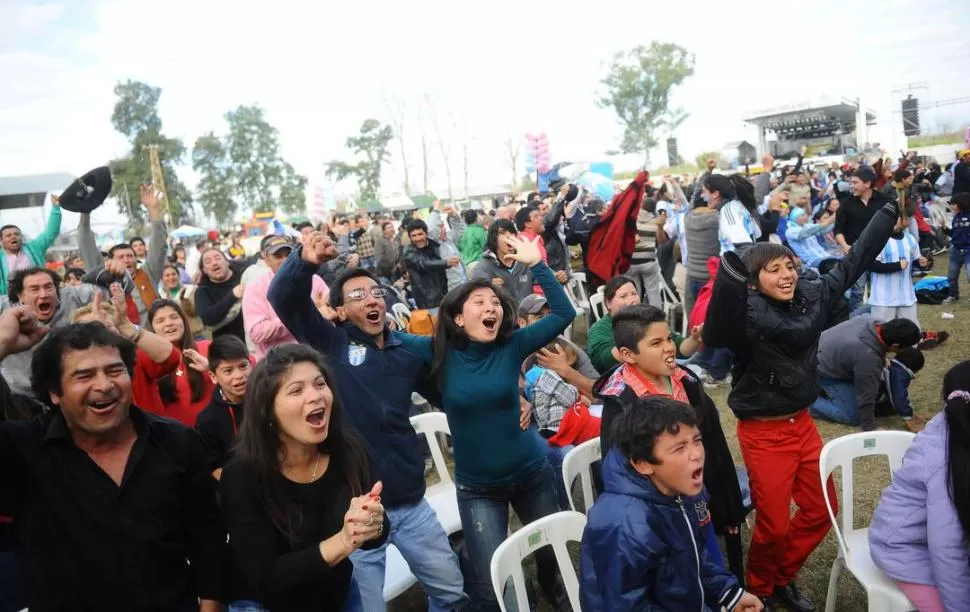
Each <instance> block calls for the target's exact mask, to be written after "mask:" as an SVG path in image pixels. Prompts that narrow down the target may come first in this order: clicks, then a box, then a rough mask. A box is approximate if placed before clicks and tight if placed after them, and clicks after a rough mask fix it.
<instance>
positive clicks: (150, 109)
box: [108, 80, 193, 233]
mask: <svg viewBox="0 0 970 612" xmlns="http://www.w3.org/2000/svg"><path fill="white" fill-rule="evenodd" d="M114 93H115V96H117V101H116V102H115V107H114V111H113V112H112V113H111V125H112V126H114V128H115V129H116V130H118V131H119V132H121V133H122V134H124V136H125V137H126V138H127V139H128V142H129V144H130V145H131V150H130V151H129V153H128V154H127V155H125V156H124V157H120V158H118V159H115V160H112V161H111V162H109V163H108V166H109V167H110V168H111V174H112V176H113V178H114V184H113V186H112V189H111V195H112V196H114V197H116V198H117V199H118V209H119V210H120V211H121V212H122V213H123V214H126V215H128V217H129V219H130V221H131V224H132V226H133V227H135V228H137V231H138V232H139V233H140V232H142V231H143V230H144V227H145V211H144V209H143V207H142V206H141V204H140V203H139V197H140V196H139V193H138V187H139V185H141V184H143V183H151V182H152V170H151V164H150V162H149V159H148V153H147V152H146V151H145V150H144V146H145V145H150V144H154V145H158V157H159V164H160V165H161V168H162V176H163V177H164V178H165V188H166V191H167V192H168V193H167V195H168V210H169V213H170V215H171V221H172V223H174V224H176V225H178V224H181V223H190V222H192V212H193V211H192V194H191V192H190V191H189V189H188V187H186V186H185V184H184V183H183V182H182V181H180V180H179V177H178V175H177V174H176V173H175V168H176V166H178V165H180V164H181V163H182V159H183V158H184V156H185V145H184V144H183V143H182V141H181V140H180V139H178V138H169V137H167V136H165V135H164V133H163V132H162V120H161V118H160V117H159V115H158V100H159V98H160V97H161V94H162V90H161V89H160V88H158V87H152V86H150V85H147V84H145V83H142V82H140V81H132V80H128V81H125V82H124V83H118V84H117V85H115V88H114Z"/></svg>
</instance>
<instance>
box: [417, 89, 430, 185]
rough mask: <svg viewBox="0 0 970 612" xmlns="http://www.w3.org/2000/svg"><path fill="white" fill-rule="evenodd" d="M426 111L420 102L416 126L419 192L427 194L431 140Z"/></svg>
mask: <svg viewBox="0 0 970 612" xmlns="http://www.w3.org/2000/svg"><path fill="white" fill-rule="evenodd" d="M428 115H429V112H428V109H427V108H425V105H424V104H423V103H422V102H419V103H418V126H419V127H420V130H421V192H422V193H424V194H429V193H431V191H430V190H429V188H428V180H429V179H430V178H431V139H430V136H429V132H430V128H429V126H428V123H429V121H428Z"/></svg>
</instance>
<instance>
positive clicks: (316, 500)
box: [220, 344, 390, 612]
mask: <svg viewBox="0 0 970 612" xmlns="http://www.w3.org/2000/svg"><path fill="white" fill-rule="evenodd" d="M333 380H334V379H333V375H332V374H331V373H330V370H329V369H327V366H326V364H325V363H324V358H323V356H322V355H320V354H319V353H317V352H316V351H314V350H313V349H311V348H309V347H307V346H303V345H299V344H287V345H281V346H277V347H274V348H272V349H270V350H269V352H268V353H267V354H266V357H265V358H264V359H263V361H261V362H260V363H259V364H258V365H257V366H256V369H255V370H254V371H253V374H252V376H251V377H250V379H249V386H248V389H247V393H246V402H245V409H244V411H245V413H246V418H245V419H243V421H242V426H241V427H240V429H239V440H238V445H237V448H236V452H235V456H234V458H233V460H232V462H231V463H230V464H229V465H227V466H226V468H225V470H224V471H223V473H222V479H221V480H220V491H221V494H222V510H223V514H224V515H225V517H226V525H227V526H228V528H229V538H230V544H231V546H232V550H233V552H234V553H235V555H236V558H237V559H238V561H239V566H240V567H241V568H242V571H243V574H244V576H245V578H246V580H247V582H248V584H249V587H250V589H251V591H252V592H253V593H254V596H255V597H256V599H257V600H258V603H259V604H261V605H262V606H265V607H266V608H267V609H270V610H272V611H273V612H305V611H306V610H323V611H328V610H333V611H347V612H350V611H353V612H357V611H359V610H362V605H361V600H360V593H359V591H358V588H357V584H356V582H355V581H354V578H353V572H354V568H353V564H352V563H351V561H350V554H351V553H352V552H354V551H355V550H358V549H361V548H364V549H370V548H376V547H379V546H381V545H382V544H383V543H384V541H385V540H386V539H387V534H388V533H389V532H390V523H389V522H388V520H387V517H386V515H385V513H384V506H383V505H381V497H380V495H381V490H382V488H383V485H382V483H381V482H376V483H375V482H374V481H373V477H372V475H371V469H370V462H369V460H368V456H367V449H366V447H365V446H364V442H363V440H362V439H361V438H360V437H359V436H358V435H357V434H356V433H355V432H354V431H353V430H352V429H351V428H345V426H344V422H343V406H342V405H341V402H340V397H339V396H338V395H337V393H336V391H335V390H334V389H333V386H332V385H333ZM241 603H242V602H236V604H237V605H238V604H241ZM246 603H248V604H250V605H252V602H246ZM240 608H241V609H247V610H248V609H253V608H252V607H246V608H243V607H242V606H241V605H240ZM257 609H260V610H262V609H263V608H262V607H260V608H257Z"/></svg>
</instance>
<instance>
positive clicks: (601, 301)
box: [589, 287, 606, 322]
mask: <svg viewBox="0 0 970 612" xmlns="http://www.w3.org/2000/svg"><path fill="white" fill-rule="evenodd" d="M589 309H590V314H591V315H593V321H594V322H596V321H599V320H600V319H602V318H603V317H605V316H606V289H605V288H603V287H600V288H599V289H597V290H596V293H594V294H593V295H591V296H589Z"/></svg>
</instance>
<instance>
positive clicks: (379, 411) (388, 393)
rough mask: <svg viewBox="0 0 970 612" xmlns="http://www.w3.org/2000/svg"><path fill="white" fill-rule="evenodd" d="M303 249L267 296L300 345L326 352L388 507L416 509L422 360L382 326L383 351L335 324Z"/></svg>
mask: <svg viewBox="0 0 970 612" xmlns="http://www.w3.org/2000/svg"><path fill="white" fill-rule="evenodd" d="M301 249H302V247H297V248H296V249H293V253H292V254H291V255H290V256H289V257H288V258H287V259H286V261H285V262H283V265H282V266H280V269H279V270H278V271H277V272H276V277H275V278H273V282H272V283H270V286H269V290H268V291H267V293H266V298H267V299H268V300H269V303H270V304H271V305H272V306H273V310H275V311H276V314H277V315H278V316H279V318H280V321H282V322H283V325H285V326H286V328H287V329H289V330H290V332H291V333H292V334H293V337H295V338H296V340H297V342H299V343H300V344H306V345H308V346H311V347H313V348H314V349H316V350H318V351H320V352H321V353H322V354H323V355H324V356H325V357H326V358H327V363H328V364H329V365H330V367H331V368H332V370H333V373H334V376H335V377H336V379H337V384H336V390H337V392H338V393H339V394H340V397H341V399H342V400H343V406H344V411H345V414H346V415H347V417H348V418H349V419H350V421H351V422H352V423H353V424H354V426H355V427H356V428H357V430H358V431H359V432H360V434H361V436H363V438H364V440H365V441H366V442H367V444H368V446H369V447H370V460H371V466H372V470H373V472H374V474H375V477H376V479H378V480H381V481H383V483H384V492H383V493H382V494H381V497H382V498H383V500H384V505H385V506H387V507H388V508H394V507H399V506H404V505H410V504H415V503H417V502H419V501H421V498H422V497H423V496H424V490H425V483H424V454H423V452H422V449H421V446H420V444H419V441H418V435H417V434H416V433H414V428H412V427H411V421H410V419H409V416H408V415H409V412H410V410H411V392H412V391H415V390H418V391H420V392H422V395H425V397H431V398H435V395H434V394H428V392H427V391H426V390H425V389H422V388H421V386H422V384H421V382H420V381H422V380H423V379H424V377H425V375H426V374H427V369H426V368H425V365H424V362H423V361H422V360H421V358H420V357H418V355H416V354H415V353H414V352H412V351H410V350H408V349H407V348H406V347H404V346H403V345H402V344H401V341H400V340H399V339H398V337H397V336H396V335H395V334H392V333H390V331H388V329H387V328H386V327H385V328H384V348H383V350H381V349H378V348H377V345H376V344H375V343H374V340H373V338H371V337H370V336H368V335H367V334H365V333H364V332H362V331H361V330H360V329H358V328H357V327H356V326H354V325H351V324H349V323H345V324H343V325H339V326H338V325H334V324H333V323H331V322H330V321H327V320H326V319H324V318H323V316H322V315H321V314H320V312H319V311H318V310H317V308H316V306H315V305H314V303H313V300H312V299H310V286H311V283H312V279H313V274H314V272H315V271H316V269H317V267H316V266H314V265H312V264H309V263H306V262H305V261H303V259H301V256H300V252H301Z"/></svg>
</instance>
